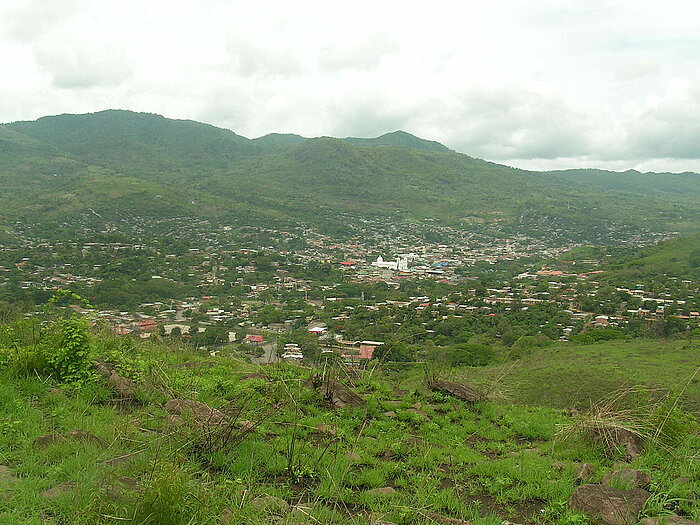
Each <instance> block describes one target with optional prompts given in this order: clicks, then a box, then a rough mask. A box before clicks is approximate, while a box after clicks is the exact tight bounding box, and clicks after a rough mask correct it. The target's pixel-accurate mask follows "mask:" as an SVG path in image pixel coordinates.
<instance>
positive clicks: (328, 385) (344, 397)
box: [320, 379, 365, 408]
mask: <svg viewBox="0 0 700 525" xmlns="http://www.w3.org/2000/svg"><path fill="white" fill-rule="evenodd" d="M320 392H321V395H322V396H323V397H325V398H326V399H327V400H328V401H329V402H330V404H331V405H332V406H333V407H334V408H342V407H344V406H346V405H350V406H362V405H364V403H365V400H364V399H362V396H360V395H359V394H356V393H355V392H353V391H352V390H351V389H350V388H348V387H347V386H345V385H344V384H342V383H340V382H338V381H335V380H333V379H328V380H326V381H324V382H323V383H322V384H321V390H320Z"/></svg>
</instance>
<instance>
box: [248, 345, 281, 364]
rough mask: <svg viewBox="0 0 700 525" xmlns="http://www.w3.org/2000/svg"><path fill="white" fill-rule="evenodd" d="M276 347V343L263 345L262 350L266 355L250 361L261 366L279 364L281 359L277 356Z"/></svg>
mask: <svg viewBox="0 0 700 525" xmlns="http://www.w3.org/2000/svg"><path fill="white" fill-rule="evenodd" d="M275 346H276V345H275V343H264V344H263V345H262V349H263V350H264V351H265V353H264V354H263V355H262V356H261V357H251V358H250V360H251V361H252V362H253V363H257V364H259V365H263V364H267V363H277V362H278V361H279V360H280V358H279V357H277V355H275V354H276V353H275Z"/></svg>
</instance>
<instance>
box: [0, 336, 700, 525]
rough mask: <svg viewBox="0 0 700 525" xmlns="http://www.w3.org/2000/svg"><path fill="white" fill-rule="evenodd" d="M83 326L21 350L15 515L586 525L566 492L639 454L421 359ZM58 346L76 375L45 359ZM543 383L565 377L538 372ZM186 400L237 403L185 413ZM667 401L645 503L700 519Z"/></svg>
mask: <svg viewBox="0 0 700 525" xmlns="http://www.w3.org/2000/svg"><path fill="white" fill-rule="evenodd" d="M74 328H75V327H73V328H71V329H69V330H66V328H65V326H64V327H63V332H60V331H58V332H56V333H55V334H54V336H55V338H54V339H51V338H50V336H51V334H49V336H46V337H48V338H49V339H48V340H47V341H49V342H46V343H45V344H44V342H42V341H43V340H41V339H40V340H39V341H38V342H37V341H36V340H35V341H34V344H33V346H32V345H30V344H27V343H26V341H25V342H24V343H22V342H21V341H19V340H18V341H16V343H17V344H15V346H14V347H12V348H9V347H8V348H5V350H3V352H4V353H3V354H2V356H3V359H2V360H1V361H0V363H2V366H0V523H3V524H7V525H20V524H22V525H33V524H36V525H38V524H90V525H93V524H123V523H134V524H159V525H168V524H173V525H180V524H218V523H232V524H233V523H250V524H267V523H281V524H284V523H287V524H293V523H295V524H300V523H324V524H326V523H327V524H336V523H337V524H367V523H375V522H381V521H386V522H391V523H396V524H409V523H410V524H423V523H425V524H428V523H461V522H460V521H456V520H465V521H468V522H471V523H473V524H475V525H482V524H483V525H486V524H491V525H497V524H500V523H502V522H503V520H508V521H511V522H517V523H559V524H570V525H577V524H584V523H587V521H588V518H586V517H585V516H584V515H582V514H578V513H574V512H571V511H569V510H567V507H566V501H567V500H568V498H569V497H570V495H571V493H572V492H573V490H574V488H575V485H576V483H577V480H576V473H577V470H578V468H579V466H580V464H581V463H584V462H585V463H590V464H591V465H593V467H594V469H595V470H594V473H593V475H592V476H593V477H592V480H593V481H599V480H600V479H601V478H602V476H603V475H604V474H605V473H606V472H608V471H610V469H611V468H613V466H614V465H616V464H617V463H619V462H622V461H625V457H624V454H623V453H622V452H620V453H618V454H612V455H610V454H606V452H605V451H604V450H603V448H602V447H601V446H599V445H596V444H595V443H592V442H590V441H588V440H586V439H585V438H584V437H583V436H578V435H575V434H573V435H571V436H569V437H568V438H567V439H564V438H563V437H562V435H561V434H559V433H558V431H559V430H560V429H561V428H564V427H565V426H566V425H568V424H570V423H571V422H572V421H573V420H572V417H571V416H569V415H567V413H566V412H565V411H563V410H561V409H556V408H547V407H538V406H525V405H523V404H508V403H503V402H501V403H495V402H493V401H489V400H485V401H480V402H477V403H475V404H467V403H465V402H464V401H462V400H460V399H457V398H454V397H451V396H449V395H446V394H443V393H439V392H432V391H430V390H429V389H428V388H427V387H426V385H425V383H424V382H423V381H422V380H421V375H420V374H421V372H419V371H418V370H416V369H409V370H403V371H396V370H389V369H381V368H379V367H377V368H372V369H368V370H365V371H361V372H353V371H349V370H346V369H343V368H341V367H336V366H334V365H331V364H326V365H324V366H321V367H318V368H317V369H315V370H310V369H305V368H302V367H298V366H292V365H270V366H267V367H264V368H261V367H257V366H253V365H250V364H248V363H245V362H244V361H242V360H240V359H237V358H235V357H221V358H211V357H209V356H202V355H198V354H196V353H194V352H193V351H192V350H190V349H188V348H186V347H173V346H165V345H163V344H161V343H159V342H157V341H150V342H143V343H133V342H131V340H127V339H122V338H117V337H113V336H109V335H105V334H101V335H94V334H92V335H89V336H88V338H87V339H82V338H81V337H82V336H81V335H80V334H81V333H80V332H79V331H77V330H74ZM71 330H73V331H71ZM10 332H11V331H7V330H6V331H5V332H4V335H3V337H4V340H3V345H6V346H7V345H8V343H9V342H10V341H11V339H12V337H13V335H12V333H10ZM49 332H50V331H49ZM66 334H68V335H69V336H70V337H67V336H66ZM15 336H16V334H15ZM42 337H44V336H42ZM51 341H53V342H52V343H50V342H51ZM49 343H50V344H49ZM51 345H59V346H60V345H63V348H65V347H66V345H68V346H69V347H71V348H73V349H76V348H77V349H79V350H81V351H82V350H86V355H85V356H84V357H85V359H84V360H83V361H81V362H76V361H71V363H70V365H71V366H63V365H65V364H66V363H65V360H64V361H60V362H59V361H57V358H56V352H55V347H53V346H51ZM71 345H72V346H71ZM52 349H53V350H52ZM584 350H587V351H589V352H592V353H593V354H595V352H598V351H602V348H600V349H594V348H593V347H590V346H589V347H586V348H585V349H583V348H582V349H578V350H576V351H575V352H573V353H572V354H571V355H570V356H569V358H568V359H569V360H566V359H564V357H565V356H564V354H563V352H564V351H563V350H557V352H560V353H561V354H562V355H560V356H559V357H558V358H555V357H552V359H553V360H555V359H556V360H557V361H558V360H559V359H561V360H562V370H568V369H569V368H571V367H574V366H575V359H576V356H579V357H581V356H580V355H579V354H581V353H583V352H584ZM618 350H619V349H618ZM628 350H629V349H628ZM628 350H627V351H628ZM619 351H622V350H619ZM640 351H641V350H640ZM42 352H44V354H46V355H48V357H49V358H48V360H47V361H46V362H47V363H49V364H53V366H54V370H58V369H60V370H63V373H64V375H65V377H68V378H70V379H65V378H64V379H62V380H61V381H58V380H57V379H56V377H58V375H57V374H58V373H57V372H54V373H53V374H51V375H48V374H46V373H41V372H42V371H44V372H45V370H47V368H46V363H44V364H43V365H42V359H43V358H46V355H44V357H42V355H41V354H42ZM61 355H63V357H64V358H65V354H61ZM61 355H59V356H58V357H61ZM69 355H70V356H73V354H69ZM71 359H72V357H71ZM94 361H107V362H111V363H114V364H115V367H116V370H117V371H118V372H119V374H121V375H123V376H125V377H128V378H130V379H131V382H132V384H133V385H135V387H136V388H135V391H134V392H133V394H132V395H130V396H128V399H127V398H126V397H125V396H123V395H122V396H120V395H117V393H115V391H114V388H110V386H109V385H108V383H107V382H105V380H104V379H103V378H102V377H101V376H99V375H96V374H94V373H92V372H85V370H82V371H83V372H85V373H82V372H81V366H78V365H80V363H83V364H85V363H87V362H90V363H92V362H94ZM610 361H611V362H612V361H614V358H613V357H611V358H610ZM57 363H58V364H57ZM628 363H629V366H633V365H632V363H633V360H631V359H630V360H629V361H628ZM58 365H61V366H63V368H61V367H60V366H58ZM74 365H75V366H74ZM57 366H58V368H56V367H57ZM521 366H523V367H525V364H522V365H521ZM531 366H532V368H531V369H530V372H528V370H527V369H523V370H522V371H519V372H517V373H519V374H521V377H525V376H528V375H530V374H532V373H533V372H532V371H533V370H535V368H534V365H531ZM645 366H646V365H644V366H640V370H643V369H644V367H645ZM42 367H44V368H42ZM601 370H602V369H601ZM481 373H482V374H484V373H486V371H481ZM514 373H516V372H514ZM312 374H318V375H317V376H316V378H317V380H322V379H323V378H324V377H335V378H337V379H338V380H339V381H340V382H342V383H343V384H345V385H347V386H349V387H350V388H351V389H352V390H353V391H354V392H356V393H357V394H359V395H360V396H362V398H363V400H364V401H363V403H362V404H361V405H360V406H356V407H351V406H345V407H342V408H332V407H331V406H330V405H329V402H328V400H327V399H326V398H324V397H323V396H322V395H321V393H320V392H319V390H318V389H317V388H314V387H313V385H311V384H310V382H309V378H311V376H312ZM640 374H641V372H640ZM552 381H553V382H556V381H558V379H552ZM530 384H531V385H532V386H533V387H534V386H535V385H536V386H537V387H538V388H539V390H537V391H538V392H545V391H548V390H547V389H545V388H544V386H543V385H541V384H540V380H539V379H538V377H537V376H534V375H533V376H532V378H531V380H530ZM572 386H573V385H572ZM519 388H521V389H522V390H521V392H526V390H527V384H526V382H525V381H524V380H523V381H521V382H520V383H519ZM601 388H602V387H601ZM532 395H533V396H535V395H541V394H532ZM173 399H184V400H196V401H199V402H202V403H206V405H208V407H212V408H214V409H218V410H219V412H218V413H217V412H215V411H212V412H208V413H207V414H208V415H207V417H204V418H201V417H198V416H197V414H190V415H189V416H188V415H186V414H183V415H182V417H177V414H174V412H173V410H172V407H173V402H172V401H171V400H173ZM522 399H523V394H521V395H520V399H518V400H522ZM552 399H553V397H552ZM526 400H528V401H532V400H533V399H530V398H526ZM169 401H170V402H169ZM545 401H549V399H548V400H545ZM667 414H669V421H670V422H671V423H673V424H674V425H676V427H673V428H672V432H669V433H668V435H667V436H666V437H668V440H666V441H664V442H663V443H664V444H663V446H662V442H649V443H647V445H646V446H645V449H644V453H643V454H642V455H641V456H640V457H638V458H636V459H635V460H634V461H633V462H632V466H634V467H635V468H639V469H641V470H644V471H646V472H648V473H649V474H650V475H651V478H652V485H651V489H650V490H651V492H652V494H653V497H652V498H651V499H650V500H649V502H648V503H647V507H646V508H645V509H644V510H643V512H642V515H648V516H658V515H659V514H664V513H668V512H675V513H678V514H683V515H686V516H690V517H693V518H694V519H696V520H697V519H700V509H699V505H698V500H699V498H700V463H699V462H698V456H697V451H698V449H699V448H700V437H698V435H697V434H693V433H692V432H693V430H692V429H694V428H695V427H693V425H692V424H691V422H690V420H688V419H686V418H685V416H683V415H681V414H680V413H677V411H670V412H668V413H667ZM214 420H216V421H214ZM215 422H216V423H217V424H216V425H215V424H214V423H215ZM686 423H687V426H684V425H685V424H686ZM222 429H223V430H222ZM688 431H690V432H688ZM449 520H452V521H449Z"/></svg>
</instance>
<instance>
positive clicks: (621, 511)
mask: <svg viewBox="0 0 700 525" xmlns="http://www.w3.org/2000/svg"><path fill="white" fill-rule="evenodd" d="M649 496H650V494H649V493H648V492H647V491H646V490H643V489H630V490H622V489H614V488H611V487H606V486H605V485H581V486H580V487H577V488H576V490H575V491H574V493H573V494H572V495H571V498H570V499H569V504H568V505H569V508H570V509H571V510H573V511H579V512H583V513H584V514H587V515H588V516H591V517H593V518H598V519H600V520H602V521H604V522H605V523H607V524H608V525H632V524H634V523H637V515H638V514H639V512H640V511H641V510H642V508H643V507H644V503H646V501H647V499H649Z"/></svg>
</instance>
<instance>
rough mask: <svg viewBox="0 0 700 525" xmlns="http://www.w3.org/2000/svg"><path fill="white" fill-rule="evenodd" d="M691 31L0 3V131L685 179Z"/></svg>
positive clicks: (663, 20) (685, 12)
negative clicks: (191, 125) (120, 127)
mask: <svg viewBox="0 0 700 525" xmlns="http://www.w3.org/2000/svg"><path fill="white" fill-rule="evenodd" d="M253 5H254V6H253ZM699 20H700V2H697V1H696V0H688V1H679V0H667V1H665V2H658V0H657V1H653V2H652V1H647V0H630V1H626V0H607V1H604V0H588V1H582V0H528V1H523V0H483V1H470V0H461V1H441V0H437V1H435V2H421V3H415V7H413V4H412V3H411V2H406V1H405V0H403V1H401V2H395V1H390V0H383V1H379V0H373V1H371V2H367V1H362V0H356V1H354V2H331V1H328V0H325V1H323V2H312V1H304V0H296V1H294V2H289V1H275V2H272V1H264V0H263V1H257V2H250V1H247V2H240V1H226V0H200V1H191V2H177V1H173V0H167V1H158V0H138V1H131V0H119V1H112V0H92V1H88V0H79V1H74V0H0V61H1V63H2V71H3V75H2V82H0V122H11V121H15V120H25V119H35V118H38V117H40V116H43V115H51V114H58V113H84V112H92V111H98V110H102V109H108V108H121V109H132V110H135V111H148V112H153V113H160V114H162V115H165V116H167V117H171V118H188V119H194V120H199V121H203V122H208V123H211V124H215V125H218V126H222V127H226V128H229V129H232V130H234V131H235V132H237V133H239V134H242V135H245V136H247V137H256V136H260V135H263V134H265V133H269V132H273V131H276V132H293V133H299V134H302V135H306V136H320V135H332V136H365V137H367V136H377V135H380V134H382V133H385V132H388V131H394V130H396V129H404V130H406V131H409V132H411V133H413V134H415V135H418V136H421V137H424V138H429V139H433V140H438V141H440V142H442V143H444V144H446V145H447V146H449V147H451V148H453V149H456V150H458V151H462V152H465V153H468V154H470V155H474V156H477V157H482V158H487V159H490V160H494V161H497V162H502V163H505V164H510V165H514V166H520V167H526V168H533V169H549V168H559V167H576V166H588V167H606V168H610V169H628V168H636V169H640V170H657V171H661V170H668V171H686V170H693V171H699V172H700V31H698V21H699Z"/></svg>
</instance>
